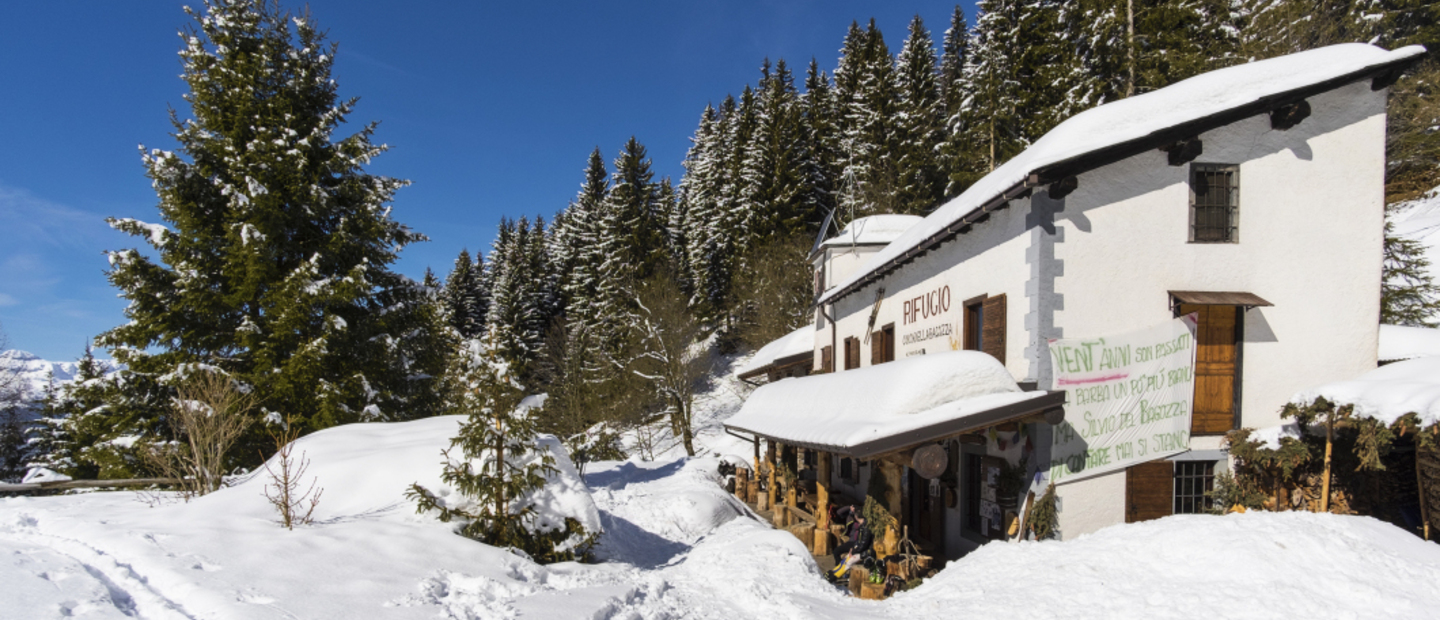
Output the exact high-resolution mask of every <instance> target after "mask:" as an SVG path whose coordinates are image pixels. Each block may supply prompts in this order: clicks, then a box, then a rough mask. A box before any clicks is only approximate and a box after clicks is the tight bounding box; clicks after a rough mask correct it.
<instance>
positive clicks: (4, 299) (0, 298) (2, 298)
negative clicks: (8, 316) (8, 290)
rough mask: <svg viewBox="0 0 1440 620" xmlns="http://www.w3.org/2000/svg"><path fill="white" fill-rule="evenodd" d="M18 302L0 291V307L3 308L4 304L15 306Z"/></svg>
mask: <svg viewBox="0 0 1440 620" xmlns="http://www.w3.org/2000/svg"><path fill="white" fill-rule="evenodd" d="M19 304H20V302H19V301H16V299H15V298H14V297H11V296H9V295H6V294H5V293H0V308H3V307H5V306H16V305H19Z"/></svg>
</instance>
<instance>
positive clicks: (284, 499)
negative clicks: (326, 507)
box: [265, 419, 325, 530]
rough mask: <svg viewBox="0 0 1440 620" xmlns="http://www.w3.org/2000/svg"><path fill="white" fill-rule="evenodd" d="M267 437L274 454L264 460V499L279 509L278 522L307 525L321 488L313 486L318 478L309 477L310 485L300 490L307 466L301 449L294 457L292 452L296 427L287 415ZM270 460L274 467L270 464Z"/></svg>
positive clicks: (290, 527) (289, 528) (312, 520)
mask: <svg viewBox="0 0 1440 620" xmlns="http://www.w3.org/2000/svg"><path fill="white" fill-rule="evenodd" d="M270 437H271V439H273V440H274V441H275V456H274V458H272V459H270V460H269V461H266V462H265V473H268V474H270V484H267V485H265V499H267V500H270V505H271V506H274V507H275V510H276V511H277V512H279V513H280V522H281V524H283V525H284V526H285V529H287V530H293V529H295V526H296V525H310V524H311V523H313V522H314V521H315V519H314V516H315V507H316V506H318V505H319V504H320V496H321V495H322V494H324V493H325V489H323V488H319V487H316V486H315V485H316V483H317V482H318V480H315V479H312V480H311V481H310V486H309V487H308V488H306V489H305V491H304V492H303V493H302V492H300V486H301V484H302V480H303V479H304V478H305V471H306V470H308V469H309V468H310V459H307V458H305V453H304V452H301V453H300V455H299V456H298V457H297V456H295V454H294V450H295V441H296V440H297V439H299V438H300V429H299V428H297V427H296V426H295V425H293V424H291V423H290V420H289V419H287V420H285V425H284V427H283V428H282V429H281V430H279V431H276V430H271V431H270ZM271 462H273V463H274V467H271ZM302 510H303V512H302Z"/></svg>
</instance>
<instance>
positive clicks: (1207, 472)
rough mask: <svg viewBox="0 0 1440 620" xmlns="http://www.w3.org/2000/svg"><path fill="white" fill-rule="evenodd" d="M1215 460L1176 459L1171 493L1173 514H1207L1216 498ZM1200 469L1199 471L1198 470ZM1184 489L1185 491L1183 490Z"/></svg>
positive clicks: (1216, 468)
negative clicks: (1210, 493) (1212, 494)
mask: <svg viewBox="0 0 1440 620" xmlns="http://www.w3.org/2000/svg"><path fill="white" fill-rule="evenodd" d="M1217 465H1218V464H1217V463H1216V462H1215V461H1204V460H1202V461H1174V468H1175V473H1174V486H1173V487H1172V489H1173V490H1172V491H1171V494H1170V498H1171V503H1172V506H1171V514H1177V515H1179V514H1207V513H1209V512H1210V508H1211V507H1212V506H1214V503H1215V498H1213V497H1210V496H1208V495H1207V493H1209V492H1211V491H1214V490H1215V472H1216V470H1218V469H1219V467H1217ZM1197 470H1198V471H1197ZM1182 491H1183V492H1182Z"/></svg>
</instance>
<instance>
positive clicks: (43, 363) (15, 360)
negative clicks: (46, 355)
mask: <svg viewBox="0 0 1440 620" xmlns="http://www.w3.org/2000/svg"><path fill="white" fill-rule="evenodd" d="M96 361H97V362H100V366H101V367H103V368H104V369H105V374H110V373H112V372H115V371H116V370H119V369H120V365H119V364H117V363H116V362H115V361H114V360H106V359H97V360H96ZM12 368H18V369H19V372H20V376H21V377H22V378H24V380H25V382H26V383H27V384H28V385H29V396H30V397H31V398H40V397H41V396H44V394H45V386H46V385H48V384H49V383H50V381H51V379H52V373H53V379H54V381H55V383H56V384H57V385H58V384H61V383H64V382H67V381H73V380H74V379H75V374H76V373H78V372H79V371H80V363H79V362H52V361H48V360H43V359H40V357H39V356H37V355H35V354H34V353H30V352H29V351H21V350H19V349H9V350H6V351H0V369H7V370H8V369H12Z"/></svg>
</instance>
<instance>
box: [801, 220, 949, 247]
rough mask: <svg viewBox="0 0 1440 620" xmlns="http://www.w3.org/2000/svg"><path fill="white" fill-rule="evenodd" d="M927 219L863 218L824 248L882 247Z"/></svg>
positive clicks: (850, 225) (826, 242) (849, 226)
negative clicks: (849, 246)
mask: <svg viewBox="0 0 1440 620" xmlns="http://www.w3.org/2000/svg"><path fill="white" fill-rule="evenodd" d="M924 219H925V218H923V217H920V216H918V215H901V214H895V213H887V214H883V215H871V216H869V217H862V218H860V219H857V220H855V221H853V222H850V223H849V224H846V225H845V229H844V230H841V231H840V233H839V234H837V235H835V236H834V237H831V238H829V239H826V240H825V242H824V243H821V244H820V247H822V248H828V247H833V246H847V245H881V244H886V243H890V242H891V241H894V240H895V239H896V238H897V237H899V236H900V235H903V234H905V231H907V230H910V229H911V228H913V227H914V226H915V225H916V224H919V223H920V222H921V221H922V220H924Z"/></svg>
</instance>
